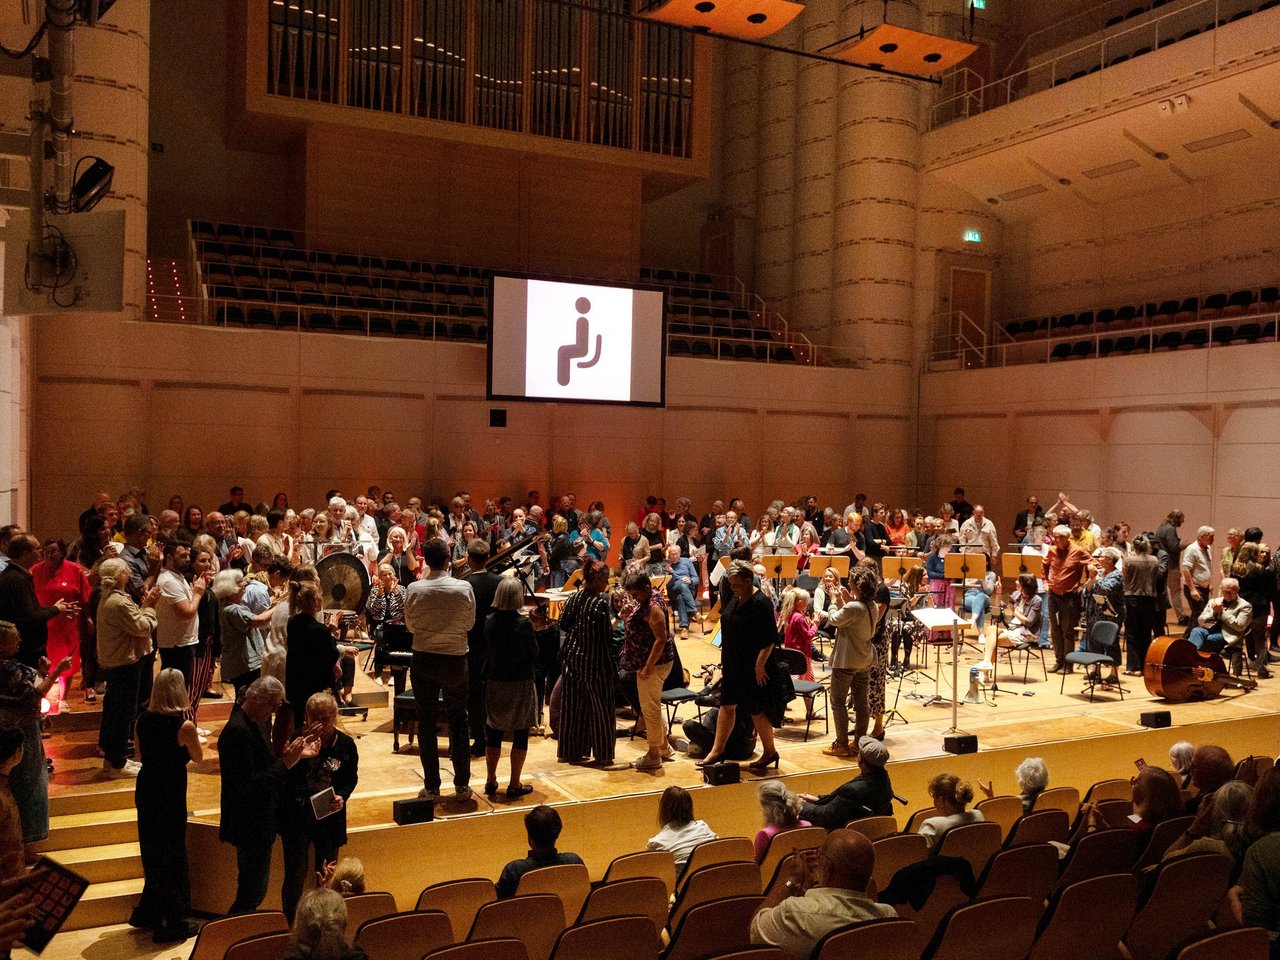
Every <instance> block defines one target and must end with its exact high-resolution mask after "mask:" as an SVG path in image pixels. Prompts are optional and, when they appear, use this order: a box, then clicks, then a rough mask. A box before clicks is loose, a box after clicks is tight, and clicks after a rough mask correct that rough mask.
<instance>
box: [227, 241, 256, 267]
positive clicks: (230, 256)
mask: <svg viewBox="0 0 1280 960" xmlns="http://www.w3.org/2000/svg"><path fill="white" fill-rule="evenodd" d="M227 260H229V261H230V262H231V263H253V264H256V263H257V262H258V255H257V254H256V253H255V252H254V250H253V247H251V246H249V245H248V244H247V243H231V244H228V245H227Z"/></svg>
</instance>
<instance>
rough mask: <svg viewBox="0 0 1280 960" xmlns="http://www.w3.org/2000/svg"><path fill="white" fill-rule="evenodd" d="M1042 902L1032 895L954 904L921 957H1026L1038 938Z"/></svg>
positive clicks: (1012, 959)
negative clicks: (1036, 901) (1033, 898)
mask: <svg viewBox="0 0 1280 960" xmlns="http://www.w3.org/2000/svg"><path fill="white" fill-rule="evenodd" d="M1039 919H1040V904H1038V903H1035V902H1034V901H1032V899H1031V898H1030V897H995V898H993V899H991V900H975V901H974V902H972V903H963V904H960V905H959V906H957V907H954V908H953V909H952V910H951V911H950V913H948V914H947V916H946V917H944V918H943V920H942V923H941V924H940V925H939V926H938V932H937V933H936V934H935V935H934V938H933V942H932V943H931V944H930V945H929V947H928V949H927V950H925V952H924V956H923V957H922V960H969V958H971V957H982V958H983V960H1024V958H1025V957H1026V955H1027V951H1028V950H1030V949H1031V944H1032V943H1033V942H1034V941H1035V938H1036V921H1038V920H1039Z"/></svg>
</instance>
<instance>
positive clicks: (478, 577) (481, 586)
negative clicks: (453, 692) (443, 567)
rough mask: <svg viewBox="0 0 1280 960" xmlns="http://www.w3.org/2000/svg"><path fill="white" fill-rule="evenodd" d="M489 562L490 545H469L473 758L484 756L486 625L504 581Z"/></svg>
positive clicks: (476, 542)
mask: <svg viewBox="0 0 1280 960" xmlns="http://www.w3.org/2000/svg"><path fill="white" fill-rule="evenodd" d="M488 559H489V545H488V544H487V543H485V542H484V541H483V540H472V541H471V542H470V543H469V544H467V573H466V575H465V579H466V581H467V583H469V584H471V592H472V593H473V594H474V595H475V598H476V622H475V623H474V624H472V626H471V629H470V630H468V631H467V680H468V683H469V685H470V686H469V689H468V691H467V718H468V720H469V721H470V725H471V731H470V732H471V755H472V756H473V757H483V756H484V717H485V709H484V665H485V659H484V654H485V649H486V647H485V642H484V624H485V621H486V620H488V619H489V614H491V613H493V595H494V594H495V593H497V592H498V584H499V583H501V582H502V578H501V577H500V576H498V575H497V574H496V573H490V572H489V571H487V570H486V569H485V563H486V562H487V561H488Z"/></svg>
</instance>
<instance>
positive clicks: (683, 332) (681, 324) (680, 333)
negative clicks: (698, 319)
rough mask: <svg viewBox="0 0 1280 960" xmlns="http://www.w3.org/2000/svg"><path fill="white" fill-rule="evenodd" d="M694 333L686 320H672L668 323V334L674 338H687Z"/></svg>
mask: <svg viewBox="0 0 1280 960" xmlns="http://www.w3.org/2000/svg"><path fill="white" fill-rule="evenodd" d="M692 332H693V331H692V330H691V329H690V327H689V324H688V323H687V322H686V321H684V320H670V321H668V322H667V333H669V334H670V335H671V336H673V337H687V336H689V334H691V333H692Z"/></svg>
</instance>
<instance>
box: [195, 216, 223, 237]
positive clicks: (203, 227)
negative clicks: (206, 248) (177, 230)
mask: <svg viewBox="0 0 1280 960" xmlns="http://www.w3.org/2000/svg"><path fill="white" fill-rule="evenodd" d="M217 235H218V234H217V231H215V230H214V227H213V224H212V223H210V222H209V221H208V220H192V221H191V236H192V237H193V238H194V239H196V240H213V239H215V238H216V237H217Z"/></svg>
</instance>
